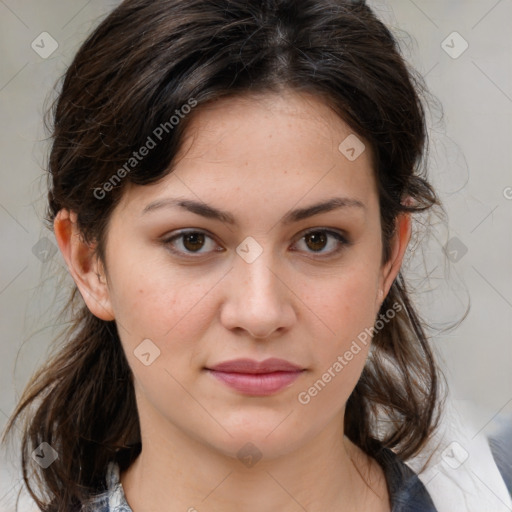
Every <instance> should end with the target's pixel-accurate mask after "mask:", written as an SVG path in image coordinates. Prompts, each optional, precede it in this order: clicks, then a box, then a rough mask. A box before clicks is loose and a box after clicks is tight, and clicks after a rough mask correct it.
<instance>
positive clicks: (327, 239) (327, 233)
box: [299, 228, 350, 257]
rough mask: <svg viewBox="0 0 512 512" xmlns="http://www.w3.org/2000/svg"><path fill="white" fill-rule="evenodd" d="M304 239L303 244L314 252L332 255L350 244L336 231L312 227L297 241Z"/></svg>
mask: <svg viewBox="0 0 512 512" xmlns="http://www.w3.org/2000/svg"><path fill="white" fill-rule="evenodd" d="M302 241H304V245H306V247H307V248H309V249H311V251H306V252H313V253H315V254H321V255H322V257H323V255H329V256H331V255H334V254H337V253H338V252H340V251H341V250H342V249H343V248H344V247H345V246H347V245H350V244H349V241H348V240H347V239H346V238H345V237H344V236H343V235H342V234H341V233H338V232H337V231H332V230H329V229H318V228H316V229H313V230H310V231H308V232H307V233H305V234H303V235H302V237H301V238H300V240H299V242H302ZM326 247H331V250H327V251H323V249H324V248H326Z"/></svg>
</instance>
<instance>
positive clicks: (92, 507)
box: [80, 461, 133, 512]
mask: <svg viewBox="0 0 512 512" xmlns="http://www.w3.org/2000/svg"><path fill="white" fill-rule="evenodd" d="M105 482H106V485H107V490H106V491H104V492H102V493H101V494H98V495H96V496H95V497H94V498H91V499H90V500H89V502H88V503H86V504H83V505H82V509H81V511H80V512H133V511H132V509H131V508H130V506H129V505H128V503H127V501H126V497H125V494H124V491H123V486H122V484H121V481H120V477H119V465H118V464H117V463H116V462H114V461H111V462H110V463H109V464H108V466H107V471H106V474H105Z"/></svg>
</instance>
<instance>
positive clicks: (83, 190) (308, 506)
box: [8, 0, 442, 512]
mask: <svg viewBox="0 0 512 512" xmlns="http://www.w3.org/2000/svg"><path fill="white" fill-rule="evenodd" d="M421 91H422V85H421V80H420V78H419V77H417V76H416V75H415V74H414V72H413V71H412V70H409V69H408V67H407V65H406V64H405V63H404V61H403V59H402V57H401V56H400V53H399V51H398V47H397V44H396V42H395V40H394V38H393V36H392V35H391V33H390V32H389V31H388V29H387V28H386V27H385V26H384V25H383V24H382V23H381V22H380V21H379V20H378V19H377V18H376V17H375V16H374V14H373V13H372V11H371V9H370V8H369V7H368V6H366V5H365V4H364V2H356V1H342V0H337V1H333V0H315V1H313V0H305V1H301V2H291V1H279V0H276V1H268V2H261V1H252V0H250V1H247V0H243V1H242V0H235V1H227V0H226V1H221V0H219V1H214V2H213V1H204V0H201V1H200V0H186V1H184V0H181V1H177V0H162V1H159V2H149V1H144V0H127V1H125V2H123V3H122V4H121V5H119V7H117V8H116V9H115V10H114V11H113V12H112V13H111V14H110V15H109V16H108V17H107V18H106V19H105V20H104V21H103V22H102V23H101V24H100V25H99V26H98V28H97V29H96V30H95V31H94V32H93V33H92V34H91V35H90V36H89V38H88V39H87V40H86V41H85V43H84V44H83V45H82V47H81V48H80V50H79V51H78V53H77V55H76V57H75V59H74V60H73V62H72V63H71V65H70V67H69V69H68V70H67V72H66V74H65V78H64V81H63V84H62V90H61V92H60V94H59V97H58V100H57V101H56V103H55V106H54V109H53V112H52V113H53V145H52V149H51V154H50V160H49V177H50V184H49V208H48V220H49V222H50V223H51V224H52V226H53V228H54V232H55V236H56V239H57V242H58V244H59V247H60V250H61V253H62V256H63V258H64V260H65V262H66V264H67V266H68V269H69V272H70V274H71V276H72V278H73V280H74V283H75V285H76V286H75V288H74V289H73V293H72V296H71V299H70V303H69V304H68V308H69V309H68V311H69V313H70V318H71V321H72V325H71V327H70V329H69V331H68V332H67V333H66V334H65V336H64V337H63V339H64V340H65V344H64V346H63V347H62V349H61V351H60V352H59V353H58V354H56V356H55V357H54V358H53V359H52V360H51V361H49V362H48V364H47V365H46V366H45V367H44V368H42V369H41V370H40V372H38V374H37V375H36V376H35V377H34V378H33V380H32V381H31V383H30V384H29V386H28V387H27V389H26V391H25V393H24V395H23V397H22V399H21V400H20V403H19V405H18V407H17V409H16V410H15V412H14V414H13V417H12V418H11V422H10V423H9V425H8V430H9V429H12V426H13V425H14V421H15V420H16V419H17V418H18V417H19V416H20V415H21V414H22V413H24V412H25V411H28V407H29V406H33V407H35V410H34V412H33V414H32V415H31V416H30V418H28V419H27V424H26V427H25V438H24V442H23V454H22V457H23V458H22V463H23V468H24V478H25V482H26V484H27V486H28V488H29V491H30V492H31V494H32V496H33V497H34V499H35V500H36V502H37V504H38V506H39V507H40V508H41V510H47V511H50V510H51V511H70V510H101V511H112V510H117V511H129V510H133V511H134V512H139V511H145V510H171V511H175V510H176V511H177V510H188V511H194V510H199V511H202V510H223V511H231V510H244V511H249V512H250V511H253V510H284V511H292V510H308V511H309V512H315V511H319V510H346V511H352V510H353V511H356V510H365V511H379V512H384V511H391V510H392V511H398V510H400V511H409V510H410V511H435V510H437V509H436V506H435V505H434V502H433V500H432V497H431V496H430V494H429V492H428V491H427V489H426V487H425V485H424V484H423V483H422V482H421V481H420V479H419V478H418V476H417V474H416V473H414V472H413V471H412V470H411V469H409V467H408V466H407V465H406V464H405V461H406V460H408V459H410V458H412V457H414V456H416V455H418V454H421V453H422V450H423V449H424V448H425V446H426V445H427V443H428V442H429V441H430V440H431V439H432V436H433V435H434V433H435V430H436V426H437V423H438V420H439V414H440V411H441V403H442V391H441V389H442V388H441V386H440V382H441V374H440V371H439V369H438V367H437V364H436V362H435V360H434V357H433V354H432V350H431V348H430V346H429V342H428V340H427V336H426V334H425V332H424V328H423V326H422V323H421V321H420V317H419V316H418V314H417V313H416V311H415V309H414V307H413V305H412V304H411V302H410V300H409V297H408V294H407V287H406V283H405V282H404V279H403V276H402V274H401V272H400V268H401V264H402V261H403V258H404V255H405V254H406V251H407V247H408V243H409V240H410V237H411V223H412V215H413V214H415V213H419V212H423V211H427V210H429V209H430V208H432V207H439V208H441V204H440V202H439V200H438V198H437V196H436V194H435V192H434V190H433V189H432V187H431V186H430V184H429V183H428V181H427V179H426V175H425V173H424V169H422V167H421V164H422V162H423V157H424V155H425V150H426V128H425V116H424V110H423V105H422V102H421V99H420V92H421ZM29 467H30V468H31V469H32V470H36V475H35V476H34V478H36V477H37V478H38V480H37V484H36V485H35V486H34V485H33V483H32V485H31V482H30V479H29V477H28V473H27V469H28V468H29ZM34 481H35V480H34Z"/></svg>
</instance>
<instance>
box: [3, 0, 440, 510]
mask: <svg viewBox="0 0 512 512" xmlns="http://www.w3.org/2000/svg"><path fill="white" fill-rule="evenodd" d="M63 78H64V80H63V82H62V84H61V90H60V93H59V95H58V98H57V99H56V101H55V102H54V104H53V105H52V108H51V112H48V113H47V114H48V115H51V116H52V121H53V123H52V147H51V152H50V156H49V194H48V200H49V206H48V212H47V221H48V223H49V226H50V227H51V225H52V224H53V220H54V218H55V216H56V214H57V212H58V211H59V210H60V209H62V208H66V209H69V210H71V211H74V212H76V214H77V222H78V226H79V228H80V230H81V232H82V233H83V237H84V240H86V241H91V242H92V241H94V242H97V244H98V245H97V251H98V255H99V257H100V258H101V259H103V261H104V248H105V247H104V245H105V244H104V242H105V240H104V238H105V231H106V229H105V228H106V225H107V223H108V220H109V217H110V214H111V212H112V211H113V209H114V208H115V206H116V204H117V203H118V201H119V199H120V197H121V194H122V193H123V190H124V187H125V185H126V184H127V183H134V184H138V185H145V184H149V183H153V182H155V181H157V180H158V179H160V178H162V177H163V176H165V175H167V174H168V173H169V172H172V164H173V162H174V157H175V155H176V154H177V152H178V149H179V148H180V144H181V141H182V140H183V135H184V133H185V130H186V128H187V125H188V123H189V122H190V119H191V118H192V117H193V116H194V114H195V113H196V112H197V111H199V110H200V109H201V106H203V105H205V104H206V103H208V102H212V101H215V100H217V99H219V98H225V97H234V96H237V95H243V94H249V93H266V92H279V91H280V90H282V88H284V87H286V88H290V89H293V90H297V91H303V92H309V93H312V94H315V95H317V96H320V97H321V98H322V99H323V100H324V101H325V102H326V103H327V104H328V105H329V106H330V107H331V108H332V109H333V110H334V111H335V112H336V113H337V114H338V115H339V116H340V117H341V118H342V119H343V120H344V121H345V122H346V123H348V125H349V126H350V127H351V128H352V129H353V130H354V132H355V133H357V134H358V135H359V136H361V137H362V138H363V139H364V140H365V141H367V142H368V143H369V144H370V146H371V148H372V152H373V155H374V156H375V159H374V172H375V176H376V179H377V183H378V189H379V197H380V215H381V223H382V239H383V255H382V261H383V262H385V261H387V259H388V258H389V257H390V240H391V237H392V235H393V234H394V232H395V231H394V228H395V221H396V218H397V215H398V214H399V213H401V212H412V213H420V212H424V211H427V210H428V209H429V208H431V207H432V206H434V205H437V206H438V207H440V208H441V209H442V205H441V203H440V201H439V200H438V198H437V196H436V194H435V192H434V190H433V188H432V187H431V185H430V184H429V183H428V181H427V179H426V174H425V173H426V165H425V161H426V160H425V156H426V154H427V142H428V139H427V129H426V120H425V118H426V116H425V111H424V107H423V104H422V101H421V99H420V98H421V94H422V93H426V88H425V86H424V84H423V82H422V79H421V77H420V76H419V75H418V74H417V73H416V72H415V71H414V70H412V69H409V66H408V65H407V64H406V63H405V61H404V58H403V57H402V56H401V54H400V49H399V45H398V42H397V40H396V39H395V38H394V36H393V35H392V34H391V32H390V31H389V29H388V28H386V26H385V25H384V24H383V23H382V22H381V21H379V20H378V18H377V17H376V16H375V15H374V13H373V12H372V10H371V9H370V8H369V7H368V6H367V5H365V3H364V1H349V0H301V1H300V2H298V1H292V0H267V1H262V0H229V1H228V0H216V1H209V0H160V1H158V2H153V1H147V0H126V1H124V2H123V3H121V4H120V5H119V6H118V7H117V8H116V9H115V10H114V11H113V12H112V13H110V15H108V16H107V17H106V18H105V19H104V20H103V21H102V22H101V23H100V24H99V26H98V27H97V28H96V29H95V30H94V32H93V33H92V34H91V35H90V36H89V37H88V38H87V40H86V41H85V42H84V43H83V44H82V46H81V47H80V49H79V51H78V52H77V54H76V56H75V58H74V60H73V61H72V63H71V64H70V66H69V68H68V69H67V71H66V73H65V75H64V77H63ZM185 105H189V106H191V107H192V106H193V107H194V108H193V109H185V108H184V106H185ZM189 110H192V111H190V112H189ZM173 116H178V117H179V122H178V123H175V122H173V121H172V117H173ZM158 127H160V131H158V132H156V133H158V134H159V135H160V137H159V141H158V143H157V144H156V146H155V147H154V148H153V149H152V150H151V151H150V152H149V153H148V154H147V156H145V158H144V159H141V160H140V161H137V162H136V164H134V165H133V166H131V168H130V169H127V168H126V162H128V161H129V159H130V158H131V157H132V154H133V152H134V151H136V150H138V149H139V148H140V147H141V146H142V145H143V144H144V143H145V142H146V141H147V140H148V137H152V138H153V139H155V137H156V135H155V130H156V129H157V128H158ZM163 127H165V129H164V128H163ZM132 163H133V162H132ZM123 166H125V167H123ZM123 168H124V170H125V171H124V172H122V171H121V169H123ZM114 176H117V178H115V179H114ZM407 196H409V197H411V198H412V199H413V202H412V203H411V204H404V203H403V202H402V200H403V199H404V198H405V197H407ZM394 304H400V305H401V308H400V311H398V312H397V313H396V315H395V316H394V318H392V319H391V320H389V321H388V322H386V324H385V325H384V327H383V328H382V329H380V330H379V331H378V332H376V333H375V336H374V339H373V346H372V351H371V353H370V355H369V357H368V361H367V364H366V366H365V368H364V370H363V372H362V375H361V378H360V380H359V382H358V383H357V385H356V387H355V389H354V391H353V393H352V395H351V396H350V398H349V400H348V403H347V406H346V415H345V431H346V435H347V436H348V437H349V438H350V439H351V440H352V441H353V442H354V443H356V444H357V445H358V446H360V447H361V448H362V449H363V450H365V451H366V452H367V453H369V454H370V455H371V453H372V450H374V446H375V444H374V440H375V439H378V440H379V441H380V442H381V443H382V444H383V445H384V446H386V447H388V448H393V449H394V450H395V451H396V452H397V453H398V454H399V455H400V456H402V457H403V458H404V459H406V458H409V457H411V456H413V455H414V454H417V453H418V452H419V451H420V450H421V449H422V447H423V446H424V445H425V443H426V442H427V441H428V440H429V438H430V437H431V435H432V432H433V430H434V428H435V427H436V423H437V421H438V413H439V410H440V407H439V404H440V401H441V400H440V387H439V382H440V378H441V377H442V374H441V373H440V372H439V369H438V367H437V365H436V363H435V360H434V357H433V353H432V349H431V348H430V346H429V342H428V339H427V335H426V333H425V331H424V327H423V326H422V321H421V320H420V318H419V316H418V314H417V313H416V312H415V308H414V307H413V304H412V303H411V301H410V298H409V295H408V290H407V287H406V283H405V282H404V279H403V276H402V273H401V272H400V273H399V274H398V277H397V278H396V279H395V281H394V283H393V285H392V287H391V290H390V292H389V294H388V295H387V297H386V298H385V300H384V302H383V304H382V308H381V312H385V311H387V310H389V309H390V308H391V307H392V305H394ZM66 307H67V308H68V309H67V311H68V312H69V315H70V317H71V318H72V324H71V325H70V327H69V329H68V330H67V331H66V332H65V333H63V336H62V338H61V339H62V340H63V342H64V344H63V347H62V348H60V349H59V351H58V352H57V353H56V354H55V355H54V357H53V358H52V359H51V360H49V361H48V362H47V363H46V364H45V365H44V366H43V367H42V368H40V369H39V370H38V372H37V373H36V374H35V375H34V376H33V378H32V379H31V381H30V382H29V384H28V385H27V387H26V389H25V391H24V393H23V396H22V397H21V400H20V402H19V404H18V405H17V408H16V410H15V411H14V413H13V415H12V417H11V418H10V421H9V423H8V425H7V429H6V433H7V432H9V431H10V430H12V427H13V425H14V422H15V421H16V420H17V418H18V416H20V414H21V413H22V412H24V411H25V413H27V412H28V410H29V409H30V408H32V409H33V411H32V413H31V415H30V416H28V414H27V419H26V423H25V426H24V429H23V433H24V435H23V440H22V467H23V478H24V481H25V483H26V485H27V488H28V490H29V492H30V494H31V495H32V497H33V498H34V499H35V500H36V502H37V504H38V506H39V507H40V508H41V510H48V511H49V510H52V511H66V512H69V511H70V510H79V509H80V506H81V504H82V503H84V502H85V501H86V500H87V499H88V498H89V497H91V496H93V495H94V494H95V493H97V492H99V491H100V490H102V489H104V484H105V482H104V475H105V470H106V466H107V464H108V462H109V461H114V460H115V461H117V462H118V463H119V465H120V467H121V470H123V469H125V468H127V467H128V466H129V465H130V464H131V462H132V461H133V460H134V459H135V458H136V457H137V455H138V454H139V452H140V450H141V443H140V430H139V421H138V417H137V414H136V402H135V395H134V389H133V381H132V378H133V377H132V373H131V370H130V368H129V366H128V363H127V360H126V357H125V355H124V352H123V350H122V347H121V344H120V340H119V336H118V332H117V329H116V324H115V321H112V322H108V321H103V320H101V319H99V318H97V317H95V316H93V315H92V314H91V313H90V311H89V310H88V309H87V307H86V306H85V305H84V303H83V300H82V299H81V296H80V294H79V293H78V292H77V288H76V287H75V288H74V290H73V293H72V295H71V297H70V300H69V302H68V304H67V306H66ZM29 406H30V407H29ZM383 418H385V424H386V428H385V429H381V428H380V427H379V425H378V423H379V421H380V420H382V419H383ZM6 433H5V434H4V438H5V435H6ZM42 442H47V443H49V444H50V445H51V446H52V447H53V448H55V449H56V450H57V451H58V453H59V458H58V459H57V460H56V461H55V462H54V463H53V464H51V465H50V466H49V467H48V468H46V469H44V470H39V472H38V471H36V470H37V469H38V468H36V467H34V468H32V469H34V476H33V478H34V479H37V482H38V484H37V487H38V489H39V491H41V492H42V493H43V494H44V496H37V495H36V493H35V492H34V489H33V488H32V487H31V485H30V479H29V478H28V474H27V467H28V463H29V462H31V460H30V452H31V450H33V449H34V448H35V447H37V446H38V445H40V443H42Z"/></svg>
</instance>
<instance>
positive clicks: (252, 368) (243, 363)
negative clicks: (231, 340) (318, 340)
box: [208, 357, 303, 373]
mask: <svg viewBox="0 0 512 512" xmlns="http://www.w3.org/2000/svg"><path fill="white" fill-rule="evenodd" d="M208 369H209V370H214V371H218V372H226V373H272V372H297V371H301V370H302V369H303V368H302V367H300V366H298V365H296V364H293V363H290V361H286V360H285V359H278V358H275V357H271V358H270V359H265V360H264V361H255V360H254V359H233V360H232V361H224V362H222V363H219V364H216V365H215V366H212V367H209V368H208Z"/></svg>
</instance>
